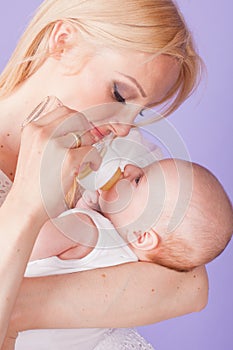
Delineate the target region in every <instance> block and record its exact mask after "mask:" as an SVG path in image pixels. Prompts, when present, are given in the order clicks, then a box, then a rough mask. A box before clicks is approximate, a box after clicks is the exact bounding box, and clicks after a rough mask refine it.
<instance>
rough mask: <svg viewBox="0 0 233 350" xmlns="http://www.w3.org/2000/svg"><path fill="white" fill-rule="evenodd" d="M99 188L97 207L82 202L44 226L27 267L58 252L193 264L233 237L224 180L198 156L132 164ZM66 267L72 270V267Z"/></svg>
mask: <svg viewBox="0 0 233 350" xmlns="http://www.w3.org/2000/svg"><path fill="white" fill-rule="evenodd" d="M96 195H97V196H98V207H99V212H98V211H96V210H93V209H91V208H87V207H86V208H78V206H77V207H76V208H74V209H70V210H68V211H67V212H65V213H63V214H62V215H61V216H59V217H58V218H56V219H53V220H51V221H48V222H47V223H46V224H45V225H44V227H43V228H42V230H41V232H40V234H39V236H38V239H37V241H36V244H35V246H34V249H33V252H32V255H31V259H30V260H31V263H29V264H28V269H29V270H30V265H31V264H33V263H35V261H36V260H37V261H38V260H40V259H47V258H49V259H50V258H51V259H53V257H54V256H55V257H56V259H61V260H70V259H71V260H72V262H73V260H75V259H78V260H79V262H80V261H84V262H85V261H87V260H88V264H89V265H88V266H89V267H87V268H91V267H90V266H92V265H91V260H94V259H99V261H100V263H99V264H98V267H101V266H106V259H110V260H112V261H111V264H112V265H113V264H114V261H115V264H119V263H125V262H128V261H136V260H140V261H147V262H154V263H156V264H160V265H163V266H166V267H168V268H171V269H175V270H178V271H189V270H191V269H193V268H195V267H196V266H199V265H202V264H206V263H208V262H210V261H211V260H213V259H214V258H215V257H217V256H218V255H219V254H220V253H221V252H222V251H223V250H224V249H225V247H226V245H227V244H228V242H229V241H230V239H231V236H232V232H233V210H232V205H231V203H230V201H229V199H228V197H227V195H226V193H225V191H224V189H223V187H222V185H221V184H220V183H219V181H218V180H217V179H216V178H215V176H214V175H213V174H212V173H210V172H209V171H208V170H207V169H205V168H204V167H202V166H200V165H198V164H195V163H191V162H188V161H184V160H179V159H164V160H161V161H156V162H154V163H152V164H150V165H148V166H147V167H145V168H139V167H137V166H135V165H132V164H129V165H126V166H125V168H124V171H123V173H122V176H121V178H120V179H119V180H118V182H117V183H116V184H115V185H114V186H113V187H112V188H111V189H110V190H108V191H99V192H98V193H96ZM78 205H79V206H81V205H80V203H78ZM105 256H106V257H107V258H105ZM80 259H81V260H80ZM101 261H102V262H103V263H102V265H101ZM52 265H53V264H52ZM32 267H33V266H32ZM51 268H53V267H52V266H51ZM85 268H86V267H85V264H84V265H83V269H85ZM66 272H72V271H71V270H69V267H68V266H67V270H66ZM54 273H56V271H54ZM57 273H60V272H59V269H57ZM63 273H64V272H63ZM26 275H27V274H26ZM30 275H31V274H30Z"/></svg>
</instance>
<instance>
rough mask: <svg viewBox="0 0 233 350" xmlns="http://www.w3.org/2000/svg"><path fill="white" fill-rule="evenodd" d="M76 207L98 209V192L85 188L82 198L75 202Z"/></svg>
mask: <svg viewBox="0 0 233 350" xmlns="http://www.w3.org/2000/svg"><path fill="white" fill-rule="evenodd" d="M76 208H84V209H93V210H99V209H100V208H99V192H98V191H89V190H85V191H84V193H83V195H82V198H80V199H79V201H78V202H77V204H76Z"/></svg>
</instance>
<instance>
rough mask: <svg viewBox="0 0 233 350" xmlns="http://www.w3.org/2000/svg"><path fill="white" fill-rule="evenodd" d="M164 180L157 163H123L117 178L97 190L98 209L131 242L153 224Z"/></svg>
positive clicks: (162, 201)
mask: <svg viewBox="0 0 233 350" xmlns="http://www.w3.org/2000/svg"><path fill="white" fill-rule="evenodd" d="M164 194H165V185H164V180H163V178H162V176H161V171H158V162H157V163H153V164H151V165H149V166H147V167H145V168H139V167H137V166H135V165H131V164H130V165H127V166H126V167H125V169H124V172H123V174H122V177H121V178H120V180H119V181H118V182H117V183H116V184H115V185H114V186H113V187H112V188H111V189H110V190H108V191H102V192H101V193H100V200H99V204H100V208H101V211H102V212H103V213H104V215H105V216H106V217H107V218H109V219H110V220H111V221H112V223H113V225H114V226H115V228H116V229H117V231H118V232H119V233H120V234H121V235H122V236H123V237H124V238H125V239H128V240H129V241H131V240H132V239H134V237H135V235H137V234H138V233H140V232H144V231H146V230H148V229H149V228H151V227H153V226H154V225H155V223H156V220H157V219H158V217H159V215H160V212H161V210H162V208H163V203H164V200H163V199H164V198H165V197H164Z"/></svg>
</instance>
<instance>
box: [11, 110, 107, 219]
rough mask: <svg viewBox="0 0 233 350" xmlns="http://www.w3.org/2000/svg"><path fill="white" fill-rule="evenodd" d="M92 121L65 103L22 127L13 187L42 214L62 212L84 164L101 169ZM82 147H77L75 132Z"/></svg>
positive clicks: (52, 215)
mask: <svg viewBox="0 0 233 350" xmlns="http://www.w3.org/2000/svg"><path fill="white" fill-rule="evenodd" d="M91 128H93V127H92V125H91V124H90V123H89V122H88V121H87V119H86V118H85V116H84V115H83V114H81V113H78V112H75V111H73V110H70V109H68V108H66V107H64V106H62V107H59V108H56V110H54V111H52V112H50V113H48V114H46V115H45V116H43V118H41V119H39V120H38V121H36V122H31V123H29V124H28V125H26V126H25V127H24V128H23V130H22V138H21V146H20V152H19V158H18V164H17V169H16V176H15V181H14V184H13V187H12V191H13V192H14V196H15V197H17V198H20V199H21V200H22V203H24V202H25V200H26V202H27V205H29V206H30V207H31V208H32V209H33V208H34V210H35V211H38V215H42V214H43V216H44V214H46V215H47V216H49V217H54V216H56V215H59V214H60V213H61V212H62V211H63V210H64V209H65V204H64V203H65V201H64V198H65V194H66V193H67V192H68V190H69V188H70V187H71V185H72V183H73V181H74V177H75V176H76V175H77V173H78V171H79V167H80V164H82V163H83V162H88V163H89V165H90V166H91V167H92V168H93V169H97V168H98V167H99V165H100V163H101V158H100V156H99V154H98V152H97V150H96V149H95V148H93V147H91V145H92V144H93V143H95V142H96V140H95V138H94V137H93V136H92V134H91V131H90V130H91ZM76 133H78V134H79V135H80V137H81V142H82V147H80V148H76V147H75V142H76V139H75V135H74V134H76Z"/></svg>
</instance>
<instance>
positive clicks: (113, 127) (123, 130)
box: [108, 122, 132, 136]
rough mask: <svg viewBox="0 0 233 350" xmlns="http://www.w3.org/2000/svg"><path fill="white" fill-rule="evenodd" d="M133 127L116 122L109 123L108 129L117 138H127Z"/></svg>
mask: <svg viewBox="0 0 233 350" xmlns="http://www.w3.org/2000/svg"><path fill="white" fill-rule="evenodd" d="M131 127H132V125H131V124H126V123H121V122H115V123H109V125H108V129H109V131H111V132H112V133H113V134H114V135H116V136H126V135H128V133H129V131H130V129H131Z"/></svg>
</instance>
